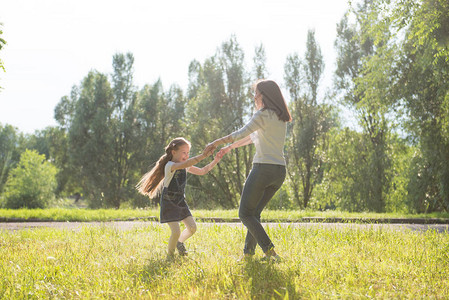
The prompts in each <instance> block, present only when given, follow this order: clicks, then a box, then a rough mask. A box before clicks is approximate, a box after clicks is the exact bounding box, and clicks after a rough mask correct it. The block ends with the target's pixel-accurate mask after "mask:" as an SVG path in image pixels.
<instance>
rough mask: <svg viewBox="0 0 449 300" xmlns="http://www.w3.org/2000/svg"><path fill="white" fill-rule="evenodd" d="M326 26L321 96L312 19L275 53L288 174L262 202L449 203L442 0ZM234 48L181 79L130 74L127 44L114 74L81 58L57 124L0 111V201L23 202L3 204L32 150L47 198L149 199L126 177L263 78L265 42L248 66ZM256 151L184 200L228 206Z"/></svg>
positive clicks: (200, 181) (217, 132)
mask: <svg viewBox="0 0 449 300" xmlns="http://www.w3.org/2000/svg"><path fill="white" fill-rule="evenodd" d="M336 32H337V37H336V40H335V50H336V52H337V61H336V69H335V72H334V85H333V87H332V89H331V90H330V91H328V92H327V94H326V97H324V98H319V96H318V95H320V93H319V91H320V90H323V87H322V86H321V85H320V79H321V77H322V73H323V70H324V59H323V56H322V54H321V49H320V46H319V45H318V43H317V41H316V39H315V32H314V31H313V30H310V31H309V32H308V35H307V42H306V51H305V53H303V54H300V53H292V54H291V55H289V56H288V57H287V58H286V61H285V63H284V81H283V82H282V83H280V84H281V86H282V87H283V90H284V91H285V93H286V94H285V95H284V96H285V97H286V98H287V99H288V102H289V107H290V109H291V112H292V116H293V121H292V122H291V123H290V124H289V128H288V134H287V141H286V146H285V155H286V160H287V164H288V165H287V170H288V176H287V180H286V182H285V183H284V185H283V187H282V188H281V190H280V191H279V192H278V193H277V194H276V196H275V197H274V198H273V200H272V201H271V202H270V203H269V207H270V208H274V209H297V208H300V209H305V208H311V209H341V210H347V211H374V212H433V211H448V209H449V92H448V91H449V73H448V71H447V70H449V54H448V46H449V39H448V35H447V32H449V4H448V3H447V2H446V1H445V0H425V1H411V0H407V1H400V2H394V3H391V2H390V1H387V0H369V1H368V0H367V1H362V2H360V3H359V4H357V5H355V6H352V7H350V9H349V10H348V12H347V13H346V14H345V15H344V16H343V18H342V19H341V21H340V22H339V23H338V24H337V28H336ZM244 58H245V53H244V52H243V50H242V48H241V47H240V45H239V43H238V41H237V38H236V37H235V36H232V37H231V38H230V39H229V40H227V41H224V42H223V43H222V44H221V45H220V46H219V47H218V48H217V51H216V53H215V54H214V55H213V56H211V57H209V58H207V59H205V60H204V61H203V62H199V61H196V60H193V61H192V62H191V63H190V65H189V68H188V78H189V84H188V87H187V90H185V91H184V90H182V89H181V88H180V87H179V86H177V85H175V84H173V85H171V86H169V87H168V89H167V88H165V87H164V86H163V85H162V82H161V80H157V81H156V82H154V83H152V84H147V85H145V86H143V87H140V88H139V87H137V86H135V84H134V82H133V66H134V57H133V55H132V54H131V53H126V54H121V53H118V54H116V55H114V57H113V62H112V67H113V71H112V73H111V74H103V73H100V72H97V71H91V72H89V73H88V74H87V76H86V77H85V78H84V79H83V80H82V81H81V83H80V84H79V85H75V86H74V87H73V88H72V90H71V92H70V94H69V95H67V96H64V97H62V98H61V100H60V102H59V103H58V105H57V106H56V108H55V119H56V120H57V122H58V126H55V127H49V128H46V129H44V130H41V131H37V132H36V133H35V134H32V135H23V134H21V133H20V132H18V131H17V130H16V129H15V128H14V127H12V126H10V125H7V124H5V125H1V124H0V194H1V196H0V197H1V198H0V203H2V205H3V206H10V207H17V206H27V205H26V204H25V205H23V204H20V205H12V204H11V203H16V204H17V203H22V202H23V201H22V200H17V199H23V198H24V197H25V196H19V197H18V196H17V195H16V196H14V197H15V198H14V197H13V196H11V195H15V194H14V191H16V192H17V190H18V189H19V190H23V186H24V185H23V184H24V183H23V182H22V183H21V184H18V183H17V178H18V177H20V176H25V175H23V172H22V173H20V172H19V171H17V169H20V168H22V169H24V168H26V166H27V165H29V164H26V162H25V160H29V161H30V160H33V161H34V162H35V165H36V164H37V165H38V166H39V165H44V164H45V163H50V164H51V165H52V166H54V167H55V168H56V170H57V171H53V170H50V169H49V166H46V167H47V170H48V171H46V172H42V174H47V175H41V176H38V177H39V178H41V179H43V178H45V177H46V176H54V177H55V182H56V184H54V185H55V189H54V193H55V194H56V195H57V196H58V197H62V196H67V195H71V194H74V193H80V194H82V195H83V196H84V197H85V198H86V199H87V200H88V203H89V206H90V207H92V208H100V207H114V208H119V207H120V206H121V205H123V204H124V203H127V204H129V205H132V206H135V207H144V206H149V205H154V204H155V203H157V202H158V199H147V198H145V197H143V196H140V195H138V194H137V192H136V190H135V185H136V183H137V182H138V180H139V178H140V176H141V175H142V174H144V173H145V172H146V171H148V170H149V169H150V168H151V167H152V164H154V163H155V162H156V161H157V159H158V158H159V157H160V156H161V155H162V153H163V149H164V147H165V146H166V144H167V143H168V141H170V140H171V139H173V138H175V137H178V136H183V137H186V138H187V139H188V140H190V141H191V143H192V145H193V147H192V153H193V154H195V153H199V152H200V151H201V150H202V148H203V147H204V146H205V145H206V144H207V143H208V142H210V141H212V140H214V139H215V138H217V137H220V136H223V135H226V134H229V133H230V132H232V131H234V130H236V129H238V128H240V127H241V126H243V125H244V124H245V122H246V121H247V120H248V119H249V118H250V116H251V115H252V113H253V103H252V101H253V100H252V97H251V96H250V92H251V86H252V83H253V82H254V81H255V80H256V79H258V78H266V77H269V72H268V70H267V68H266V60H267V57H266V54H265V50H264V46H263V44H261V45H259V46H258V47H256V48H255V49H254V53H253V54H252V58H253V59H252V65H251V68H250V69H247V68H245V64H244ZM338 107H344V108H345V109H347V110H350V111H351V112H353V114H354V116H355V121H356V122H357V125H358V128H359V129H358V130H352V129H350V128H348V127H345V126H343V125H341V123H342V122H341V112H340V111H339V109H338ZM26 149H32V150H34V151H35V155H34V158H33V155H31V154H30V151H29V150H28V151H27V150H26ZM254 151H255V150H254V147H253V146H248V147H242V148H238V149H235V150H234V151H232V152H231V153H230V154H228V155H227V156H226V157H225V158H224V159H223V160H222V161H221V162H220V163H219V164H218V165H217V166H216V167H215V168H214V169H213V170H212V171H211V172H210V173H209V174H208V175H207V176H202V177H199V176H192V177H190V178H188V185H187V189H186V193H187V199H188V201H189V204H190V205H191V206H192V207H195V208H216V207H221V208H234V207H237V205H238V201H239V195H240V194H241V192H242V188H243V183H244V180H245V178H246V176H247V175H248V173H249V171H250V169H251V163H252V161H251V160H252V157H253V155H254ZM24 153H27V155H23V154H24ZM39 155H41V156H39ZM42 155H43V157H44V158H45V160H44V161H42V159H41V158H42ZM204 163H207V160H206V161H205V162H204ZM36 172H37V171H36ZM20 174H22V175H20ZM47 181H48V182H53V181H51V180H47ZM36 184H38V185H41V184H45V183H36ZM18 187H21V188H18ZM19 194H20V193H19ZM47 197H48V196H47ZM11 199H16V200H14V201H11ZM21 201H22V202H21ZM33 203H35V202H33ZM37 203H39V202H37ZM43 205H45V203H44V204H38V205H36V204H34V206H33V207H36V206H37V207H38V206H43Z"/></svg>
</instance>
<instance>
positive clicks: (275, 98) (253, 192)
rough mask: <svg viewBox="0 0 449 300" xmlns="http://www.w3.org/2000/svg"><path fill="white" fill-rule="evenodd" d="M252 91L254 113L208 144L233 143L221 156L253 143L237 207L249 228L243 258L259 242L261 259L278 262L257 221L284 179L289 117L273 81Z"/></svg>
mask: <svg viewBox="0 0 449 300" xmlns="http://www.w3.org/2000/svg"><path fill="white" fill-rule="evenodd" d="M254 91H255V94H254V102H255V106H256V109H257V112H256V113H255V114H254V115H253V116H252V118H251V120H250V121H249V122H248V123H247V124H246V125H245V126H244V127H243V128H241V129H240V130H237V131H235V132H233V133H231V134H230V135H227V136H225V137H222V138H220V139H217V140H215V141H213V142H212V143H210V144H209V145H208V146H207V147H211V149H212V148H213V147H217V146H219V145H221V144H224V143H230V142H233V143H232V144H231V145H229V146H227V147H224V148H222V149H221V150H220V153H219V155H221V156H223V155H224V154H226V153H228V152H229V151H230V150H231V149H235V148H238V147H242V146H245V145H248V144H251V143H254V145H255V147H256V154H255V155H254V158H253V168H252V170H251V172H250V173H249V175H248V178H247V179H246V182H245V186H244V187H243V192H242V195H241V199H240V208H239V218H240V220H241V221H242V223H243V224H244V225H245V226H246V228H247V229H248V233H247V235H246V239H245V247H244V249H243V253H244V256H243V259H247V258H250V257H252V256H253V255H254V254H255V249H256V245H257V244H259V246H260V247H261V248H262V250H263V252H264V253H265V256H264V258H263V259H266V260H271V259H273V260H275V261H279V260H280V257H279V256H278V255H277V254H276V251H274V245H273V243H272V242H271V240H270V238H269V237H268V235H267V233H266V232H265V229H264V228H263V227H262V225H261V223H260V214H261V212H262V210H263V208H264V207H265V206H266V205H267V203H268V201H270V200H271V198H272V197H273V195H274V194H275V193H276V191H277V190H278V189H279V188H280V187H281V186H282V183H283V182H284V179H285V174H286V169H285V158H284V142H285V135H286V131H287V122H290V121H291V120H292V118H291V115H290V112H289V110H288V107H287V104H286V102H285V100H284V97H283V96H282V93H281V90H280V88H279V86H278V85H277V84H276V82H274V81H271V80H260V81H258V82H256V84H255V88H254ZM205 151H207V148H206V150H205Z"/></svg>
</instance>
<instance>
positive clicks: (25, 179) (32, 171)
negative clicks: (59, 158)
mask: <svg viewBox="0 0 449 300" xmlns="http://www.w3.org/2000/svg"><path fill="white" fill-rule="evenodd" d="M56 173H57V169H56V167H55V166H53V165H52V164H51V163H50V162H46V161H45V155H39V153H38V152H37V151H35V150H33V151H30V150H26V151H25V152H24V153H22V155H21V157H20V161H19V164H18V165H17V167H16V168H15V169H13V170H11V172H10V173H9V176H8V180H7V182H6V188H5V194H4V195H5V199H6V207H7V208H22V207H26V208H45V207H46V206H47V205H48V203H49V202H50V200H52V199H53V198H54V190H55V188H56Z"/></svg>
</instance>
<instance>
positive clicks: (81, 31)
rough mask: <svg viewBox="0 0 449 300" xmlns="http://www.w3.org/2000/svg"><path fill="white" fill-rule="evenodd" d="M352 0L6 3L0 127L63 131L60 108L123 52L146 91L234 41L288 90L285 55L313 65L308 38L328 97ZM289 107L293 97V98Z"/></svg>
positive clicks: (0, 1) (1, 4)
mask: <svg viewBox="0 0 449 300" xmlns="http://www.w3.org/2000/svg"><path fill="white" fill-rule="evenodd" d="M347 8H348V0H312V1H311V0H308V1H303V0H226V1H215V0H157V1H154V0H126V1H118V0H65V1H61V0H0V23H3V38H4V39H5V40H6V42H7V45H6V46H5V47H4V48H3V50H2V51H0V58H1V59H2V60H3V62H4V65H5V68H6V73H3V72H1V71H0V86H1V87H2V88H3V89H2V90H1V91H0V123H1V124H2V125H5V124H11V125H13V126H15V127H17V128H18V129H19V131H21V132H24V133H33V132H34V131H35V130H40V129H44V128H45V127H47V126H53V125H56V121H55V120H54V118H53V112H54V108H55V107H56V105H57V103H58V102H59V100H60V99H61V97H63V96H65V95H69V94H70V90H71V88H72V86H73V85H79V84H80V82H81V80H82V79H83V78H84V77H85V76H86V75H87V73H88V72H89V71H90V70H92V69H96V70H98V71H100V72H103V73H107V74H110V73H111V72H112V56H113V55H114V54H115V53H118V52H120V53H126V52H132V53H133V54H134V59H135V62H134V70H135V73H134V80H135V84H136V85H137V86H138V87H139V88H142V87H143V85H144V84H147V83H148V84H152V83H154V82H155V81H156V80H157V79H158V78H161V80H162V83H163V85H164V89H168V88H169V86H170V85H171V84H174V83H176V84H178V85H180V86H181V87H182V88H183V89H184V90H185V89H186V87H187V83H188V76H187V71H188V66H189V63H190V62H191V61H192V60H194V59H196V60H198V61H199V62H201V63H203V62H204V60H205V59H206V58H208V57H210V56H213V55H214V54H215V52H216V50H217V48H218V47H219V46H220V45H221V44H222V43H223V42H224V41H227V40H229V39H230V37H231V35H233V34H234V35H235V36H236V38H237V41H238V42H239V44H240V46H241V47H242V48H243V50H244V52H245V61H246V64H247V67H248V68H247V69H248V70H249V69H250V68H251V67H252V58H253V54H254V48H255V47H256V46H258V45H260V44H261V43H262V44H263V45H264V46H265V51H266V56H267V67H268V72H269V75H270V76H269V78H271V79H273V80H275V81H277V82H278V83H279V84H280V85H281V87H283V74H284V64H285V61H286V57H287V55H289V54H292V53H295V52H296V53H298V54H299V55H300V57H304V53H305V45H306V38H307V31H308V30H309V29H315V36H316V39H317V42H318V44H319V45H320V47H321V51H322V54H323V56H324V59H325V63H326V68H325V77H324V78H323V81H322V85H321V90H322V93H323V94H324V92H323V91H324V90H325V89H326V88H329V87H330V86H331V82H332V76H333V75H332V73H333V72H334V70H335V49H334V41H335V37H336V24H337V23H338V22H339V21H340V20H341V18H342V16H343V14H344V13H345V11H346V10H347ZM284 96H285V97H286V98H287V99H288V95H287V94H286V93H284Z"/></svg>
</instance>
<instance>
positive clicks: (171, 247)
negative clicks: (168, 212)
mask: <svg viewBox="0 0 449 300" xmlns="http://www.w3.org/2000/svg"><path fill="white" fill-rule="evenodd" d="M167 224H168V226H170V230H171V235H170V239H169V240H168V255H174V254H175V249H176V243H177V242H178V239H179V236H180V235H181V228H180V227H179V223H178V222H168V223H167Z"/></svg>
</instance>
